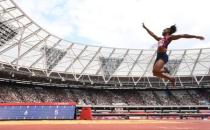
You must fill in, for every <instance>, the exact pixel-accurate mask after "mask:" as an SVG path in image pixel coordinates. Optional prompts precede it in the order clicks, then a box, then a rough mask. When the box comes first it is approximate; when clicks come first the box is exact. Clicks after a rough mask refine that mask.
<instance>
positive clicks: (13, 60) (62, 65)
mask: <svg viewBox="0 0 210 130" xmlns="http://www.w3.org/2000/svg"><path fill="white" fill-rule="evenodd" d="M0 37H1V43H0V62H1V63H2V64H7V65H11V66H13V67H14V68H17V69H18V68H27V69H29V70H30V69H35V70H43V71H45V72H46V73H47V74H48V75H50V73H52V72H56V73H58V74H59V73H65V74H73V75H74V76H75V79H76V80H79V79H80V78H81V77H82V75H90V76H101V77H103V78H104V80H105V81H107V82H108V81H109V80H110V78H111V77H139V78H141V77H151V76H152V71H151V70H152V67H153V63H154V61H155V57H156V52H155V50H144V49H125V48H124V49H123V48H112V47H101V46H90V45H84V44H78V43H74V42H70V41H66V40H63V39H62V38H59V37H57V36H54V35H52V34H51V33H50V32H48V31H46V30H45V29H43V28H42V27H40V26H39V25H37V24H36V22H34V21H33V20H32V19H30V17H29V16H27V15H26V14H25V13H24V12H23V11H22V10H21V9H20V8H19V7H18V6H17V4H16V3H14V2H13V1H12V0H0ZM168 54H169V56H170V60H169V63H168V67H169V69H170V70H171V71H172V73H173V75H175V76H205V75H210V48H203V49H189V50H169V51H168Z"/></svg>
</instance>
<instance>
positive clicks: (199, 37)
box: [197, 36, 205, 40]
mask: <svg viewBox="0 0 210 130" xmlns="http://www.w3.org/2000/svg"><path fill="white" fill-rule="evenodd" d="M197 39H199V40H204V39H205V38H204V37H202V36H198V37H197Z"/></svg>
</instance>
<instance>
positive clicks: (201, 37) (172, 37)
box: [170, 34, 204, 40]
mask: <svg viewBox="0 0 210 130" xmlns="http://www.w3.org/2000/svg"><path fill="white" fill-rule="evenodd" d="M180 38H196V39H199V40H204V37H203V36H196V35H189V34H179V35H172V36H171V38H170V39H171V40H178V39H180Z"/></svg>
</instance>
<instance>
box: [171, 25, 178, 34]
mask: <svg viewBox="0 0 210 130" xmlns="http://www.w3.org/2000/svg"><path fill="white" fill-rule="evenodd" d="M176 31H177V29H176V25H172V26H171V27H170V35H171V34H173V33H175V32H176Z"/></svg>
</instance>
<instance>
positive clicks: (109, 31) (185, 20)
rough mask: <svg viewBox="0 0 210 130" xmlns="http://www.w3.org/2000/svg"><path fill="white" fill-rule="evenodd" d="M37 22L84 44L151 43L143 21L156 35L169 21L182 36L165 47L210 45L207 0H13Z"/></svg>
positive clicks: (127, 45) (130, 45)
mask: <svg viewBox="0 0 210 130" xmlns="http://www.w3.org/2000/svg"><path fill="white" fill-rule="evenodd" d="M14 1H15V2H16V3H17V5H18V6H19V7H20V8H21V9H22V10H23V11H24V12H25V13H26V14H27V15H28V16H29V17H30V18H31V19H33V20H34V21H35V22H36V23H37V24H39V25H40V26H41V27H43V28H44V29H46V30H47V31H49V32H51V33H52V34H53V35H57V36H59V37H61V38H63V39H66V40H68V41H72V42H77V43H81V44H87V45H96V46H106V47H117V48H135V49H151V48H152V47H155V45H156V43H157V42H156V41H155V40H154V39H153V38H152V37H151V36H149V35H148V34H147V32H146V31H145V30H144V29H143V28H142V23H143V22H144V23H145V25H146V26H147V27H148V28H149V29H150V30H151V31H153V32H154V33H155V34H156V35H158V36H161V33H162V30H163V29H164V28H166V27H170V26H171V25H173V24H176V26H177V29H178V31H177V33H176V34H193V35H202V36H204V37H205V40H204V41H200V40H197V39H181V40H178V41H174V42H172V43H171V44H170V46H169V49H188V48H189V49H191V48H206V47H210V36H209V34H210V29H209V27H210V17H209V12H210V8H209V3H210V1H209V0H14Z"/></svg>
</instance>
